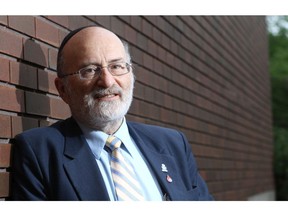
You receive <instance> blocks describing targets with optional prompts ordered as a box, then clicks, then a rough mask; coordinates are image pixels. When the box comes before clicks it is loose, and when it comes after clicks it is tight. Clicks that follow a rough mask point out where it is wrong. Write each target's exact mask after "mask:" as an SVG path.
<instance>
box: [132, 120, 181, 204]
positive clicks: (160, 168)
mask: <svg viewBox="0 0 288 216" xmlns="http://www.w3.org/2000/svg"><path fill="white" fill-rule="evenodd" d="M128 128H129V133H130V135H131V136H132V138H133V139H134V141H135V143H136V144H137V146H138V148H139V149H140V151H141V152H142V154H143V155H144V157H145V158H146V160H147V161H148V163H149V165H150V167H151V169H152V170H153V172H154V175H155V177H156V178H157V180H158V183H159V185H160V186H161V188H162V192H163V195H164V196H165V195H167V194H168V195H169V198H171V199H173V198H174V195H176V194H177V193H178V191H177V190H178V189H177V188H181V186H180V185H179V183H180V182H181V179H179V175H178V174H177V173H178V171H177V169H176V167H175V162H174V158H173V157H172V156H170V155H169V153H168V152H167V150H166V149H164V148H163V147H162V145H161V143H159V144H158V145H157V147H155V145H154V144H153V143H150V142H149V141H148V140H147V139H145V137H144V136H142V135H141V132H139V131H137V132H136V130H134V128H133V126H131V125H129V124H128Z"/></svg>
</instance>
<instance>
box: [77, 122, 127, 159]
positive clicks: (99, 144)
mask: <svg viewBox="0 0 288 216" xmlns="http://www.w3.org/2000/svg"><path fill="white" fill-rule="evenodd" d="M78 124H79V127H80V128H81V130H82V132H83V135H84V137H85V139H86V141H87V143H88V145H89V147H90V149H91V151H92V153H93V154H94V156H95V158H96V159H98V160H99V159H100V157H101V152H102V150H103V148H104V146H105V142H106V140H107V138H108V136H109V135H108V134H106V133H104V132H103V131H97V130H93V129H91V128H87V127H85V126H84V125H83V124H81V123H78ZM113 135H114V136H116V137H117V138H119V139H120V140H121V141H122V143H125V144H124V146H123V149H124V150H125V151H127V152H128V153H130V152H129V150H128V149H129V144H130V143H131V138H130V134H129V130H128V126H127V123H126V119H125V117H124V119H123V122H122V124H121V126H120V127H119V129H118V130H117V131H116V132H115V133H114V134H113ZM121 148H122V145H121Z"/></svg>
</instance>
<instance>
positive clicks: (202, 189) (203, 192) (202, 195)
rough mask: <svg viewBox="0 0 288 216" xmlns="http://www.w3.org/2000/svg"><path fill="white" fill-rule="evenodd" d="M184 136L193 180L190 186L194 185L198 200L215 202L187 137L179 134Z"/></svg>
mask: <svg viewBox="0 0 288 216" xmlns="http://www.w3.org/2000/svg"><path fill="white" fill-rule="evenodd" d="M179 133H180V135H181V136H182V139H183V142H184V144H185V152H186V159H187V163H188V172H189V175H190V178H191V182H190V183H189V184H191V185H192V189H193V190H195V191H197V194H198V200H202V201H204V200H207V201H209V200H214V198H213V196H212V195H211V194H210V193H209V190H208V187H207V184H206V182H205V181H204V180H203V178H202V177H201V175H200V173H199V171H198V167H197V164H196V160H195V158H194V155H193V153H192V149H191V147H190V144H189V142H188V140H187V138H186V137H185V135H184V134H183V133H181V132H179Z"/></svg>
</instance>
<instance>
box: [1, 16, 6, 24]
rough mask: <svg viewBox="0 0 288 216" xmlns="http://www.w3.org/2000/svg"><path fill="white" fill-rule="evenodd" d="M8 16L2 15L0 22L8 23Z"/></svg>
mask: <svg viewBox="0 0 288 216" xmlns="http://www.w3.org/2000/svg"><path fill="white" fill-rule="evenodd" d="M7 22H8V18H7V16H0V23H2V24H4V25H7Z"/></svg>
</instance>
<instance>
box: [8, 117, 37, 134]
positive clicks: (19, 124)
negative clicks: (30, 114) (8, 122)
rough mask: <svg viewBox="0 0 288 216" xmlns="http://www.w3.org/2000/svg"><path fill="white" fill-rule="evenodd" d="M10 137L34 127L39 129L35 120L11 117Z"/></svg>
mask: <svg viewBox="0 0 288 216" xmlns="http://www.w3.org/2000/svg"><path fill="white" fill-rule="evenodd" d="M11 118H12V137H14V136H16V135H17V134H19V133H21V132H23V131H25V130H28V129H31V128H35V127H39V123H38V120H37V119H33V118H27V117H21V116H12V117H11Z"/></svg>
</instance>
